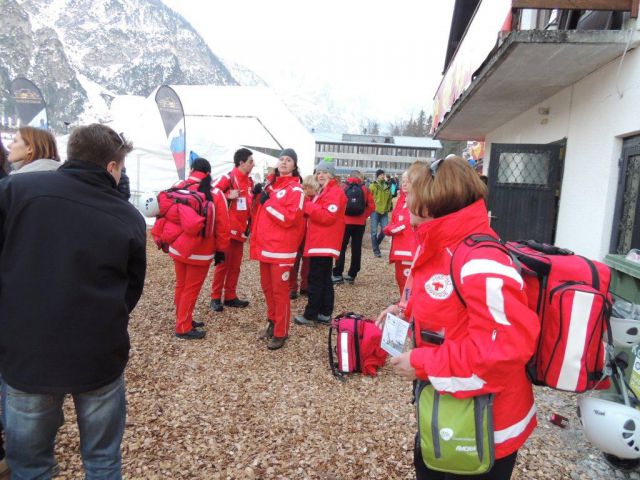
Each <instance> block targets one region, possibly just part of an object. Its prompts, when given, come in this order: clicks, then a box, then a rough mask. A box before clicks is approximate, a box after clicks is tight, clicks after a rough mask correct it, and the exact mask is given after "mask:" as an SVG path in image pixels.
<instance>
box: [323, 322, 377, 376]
mask: <svg viewBox="0 0 640 480" xmlns="http://www.w3.org/2000/svg"><path fill="white" fill-rule="evenodd" d="M334 331H335V332H336V333H337V335H336V337H337V339H336V345H335V347H334V345H333V332H334ZM381 338H382V331H381V330H380V329H379V328H378V327H377V326H376V324H375V322H374V321H373V320H370V319H368V318H363V317H362V315H358V314H355V313H352V312H349V313H342V314H340V315H338V316H337V317H336V318H335V319H334V320H333V321H332V322H331V327H330V328H329V366H330V367H331V371H332V372H333V374H334V375H335V376H336V377H338V378H341V379H342V378H343V377H344V375H345V374H347V373H363V374H365V375H371V376H375V375H376V373H377V369H378V367H382V366H383V365H384V362H385V361H386V359H387V352H385V351H384V350H383V349H382V348H381V347H380V340H381Z"/></svg>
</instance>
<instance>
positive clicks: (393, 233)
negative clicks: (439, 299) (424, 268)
mask: <svg viewBox="0 0 640 480" xmlns="http://www.w3.org/2000/svg"><path fill="white" fill-rule="evenodd" d="M408 188H409V179H408V172H404V173H403V174H402V181H401V183H400V195H399V196H398V201H397V203H396V206H395V208H394V209H393V213H392V214H391V223H389V225H387V226H386V227H384V229H383V232H384V234H385V235H387V236H390V237H391V250H390V251H389V263H393V264H394V265H395V273H396V283H397V284H398V288H399V289H400V296H402V289H403V288H404V284H405V282H406V280H407V277H408V276H409V271H410V270H411V261H412V260H413V256H414V254H415V253H416V247H417V240H416V234H415V232H414V231H413V228H412V227H411V218H410V213H409V208H408V207H407V190H408Z"/></svg>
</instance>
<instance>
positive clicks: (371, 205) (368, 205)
mask: <svg viewBox="0 0 640 480" xmlns="http://www.w3.org/2000/svg"><path fill="white" fill-rule="evenodd" d="M348 183H359V184H360V188H362V191H363V192H364V201H365V207H364V212H362V213H361V214H360V215H355V216H353V215H345V216H344V223H345V224H346V225H366V224H367V218H369V215H371V212H373V211H374V210H375V209H376V202H375V200H374V199H373V195H372V194H371V190H369V189H368V188H367V187H366V186H365V184H364V182H363V181H362V180H361V179H359V178H358V177H349V178H347V181H346V182H345V183H344V184H343V185H342V188H343V189H344V190H346V189H347V187H348V185H347V184H348Z"/></svg>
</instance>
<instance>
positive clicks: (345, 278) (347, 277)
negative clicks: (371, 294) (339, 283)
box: [344, 275, 356, 285]
mask: <svg viewBox="0 0 640 480" xmlns="http://www.w3.org/2000/svg"><path fill="white" fill-rule="evenodd" d="M344 281H345V282H347V283H348V284H349V285H353V282H355V281H356V277H352V276H351V275H345V276H344Z"/></svg>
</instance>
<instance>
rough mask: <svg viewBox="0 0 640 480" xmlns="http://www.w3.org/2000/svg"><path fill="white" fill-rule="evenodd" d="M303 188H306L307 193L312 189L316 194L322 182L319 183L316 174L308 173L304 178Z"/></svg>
mask: <svg viewBox="0 0 640 480" xmlns="http://www.w3.org/2000/svg"><path fill="white" fill-rule="evenodd" d="M302 189H303V190H305V193H306V191H307V190H311V191H312V192H313V193H314V194H316V193H318V191H319V190H320V184H319V183H318V179H317V178H316V176H315V175H307V176H306V177H304V179H303V180H302Z"/></svg>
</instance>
